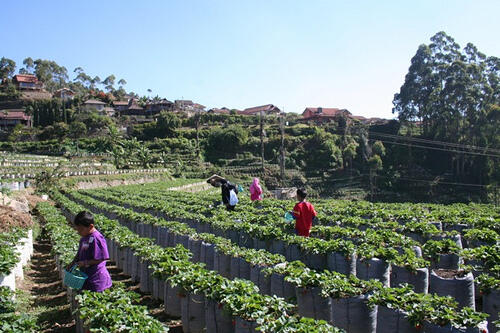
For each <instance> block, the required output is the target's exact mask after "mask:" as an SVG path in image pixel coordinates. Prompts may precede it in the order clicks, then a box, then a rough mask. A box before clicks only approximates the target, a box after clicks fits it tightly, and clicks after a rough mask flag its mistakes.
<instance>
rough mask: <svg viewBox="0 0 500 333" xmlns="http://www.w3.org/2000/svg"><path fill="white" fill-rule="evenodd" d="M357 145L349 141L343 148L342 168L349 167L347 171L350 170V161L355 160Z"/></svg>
mask: <svg viewBox="0 0 500 333" xmlns="http://www.w3.org/2000/svg"><path fill="white" fill-rule="evenodd" d="M358 146H359V144H358V143H357V142H356V141H354V140H353V141H351V142H350V143H348V144H347V146H345V148H344V150H343V152H342V153H343V154H342V155H343V157H344V167H349V170H350V171H351V170H352V161H353V160H354V159H355V158H356V155H357V152H356V149H357V148H358Z"/></svg>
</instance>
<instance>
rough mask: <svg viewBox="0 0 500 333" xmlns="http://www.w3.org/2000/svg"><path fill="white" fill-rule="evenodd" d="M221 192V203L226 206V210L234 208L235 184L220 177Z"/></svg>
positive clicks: (235, 199)
mask: <svg viewBox="0 0 500 333" xmlns="http://www.w3.org/2000/svg"><path fill="white" fill-rule="evenodd" d="M219 182H220V184H221V185H220V186H221V194H222V203H223V204H224V205H225V206H226V209H227V210H230V211H231V210H234V207H236V204H237V203H238V196H237V194H238V189H237V188H236V186H235V185H234V184H232V183H230V182H229V181H227V180H225V179H221V180H220V181H219Z"/></svg>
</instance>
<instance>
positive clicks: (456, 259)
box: [431, 253, 463, 269]
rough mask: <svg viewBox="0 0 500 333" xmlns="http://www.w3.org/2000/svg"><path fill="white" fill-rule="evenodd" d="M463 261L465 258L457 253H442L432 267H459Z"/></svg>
mask: <svg viewBox="0 0 500 333" xmlns="http://www.w3.org/2000/svg"><path fill="white" fill-rule="evenodd" d="M462 263H463V259H462V258H461V257H460V256H459V255H458V254H455V253H448V254H440V255H439V257H438V260H437V262H433V263H432V266H431V267H432V268H440V269H458V268H459V267H460V265H461V264H462Z"/></svg>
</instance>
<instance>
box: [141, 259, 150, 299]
mask: <svg viewBox="0 0 500 333" xmlns="http://www.w3.org/2000/svg"><path fill="white" fill-rule="evenodd" d="M148 266H149V262H148V261H143V262H141V271H140V274H141V275H140V282H139V285H140V290H141V291H142V292H144V293H150V292H151V291H152V286H153V281H152V280H151V272H150V269H149V267H148Z"/></svg>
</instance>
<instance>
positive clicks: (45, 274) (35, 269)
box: [18, 232, 75, 333]
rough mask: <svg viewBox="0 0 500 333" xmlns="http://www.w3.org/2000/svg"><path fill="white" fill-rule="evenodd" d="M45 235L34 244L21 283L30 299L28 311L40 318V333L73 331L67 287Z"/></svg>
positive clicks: (19, 285)
mask: <svg viewBox="0 0 500 333" xmlns="http://www.w3.org/2000/svg"><path fill="white" fill-rule="evenodd" d="M44 236H45V235H44V234H43V232H42V234H41V235H40V236H39V237H38V239H37V240H36V241H35V243H34V245H33V246H34V253H33V256H32V257H31V262H30V263H29V264H28V268H27V269H25V272H24V281H22V282H20V283H19V284H18V289H21V290H23V291H24V292H26V294H27V295H28V297H29V301H30V304H29V305H28V309H29V312H30V313H32V314H34V315H35V316H37V318H38V324H39V326H40V332H43V333H49V332H50V333H52V332H54V333H56V332H57V333H63V332H68V333H69V332H74V331H75V322H74V320H73V317H72V316H71V312H70V308H69V303H68V298H67V295H66V288H64V287H63V286H62V282H61V279H60V277H59V273H58V271H57V268H56V262H55V260H54V257H53V256H52V255H51V254H50V249H51V245H50V243H49V241H48V240H47V239H46V237H44Z"/></svg>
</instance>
